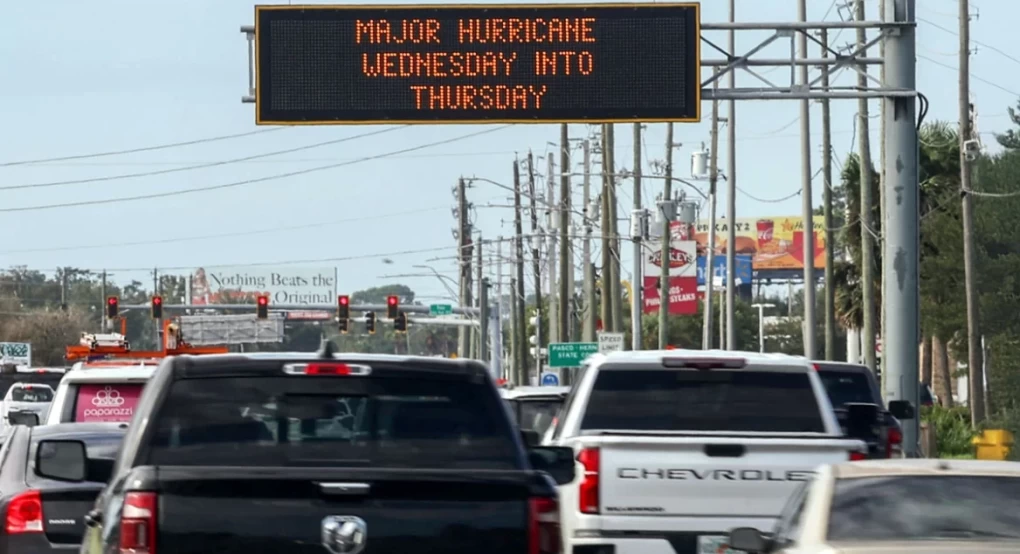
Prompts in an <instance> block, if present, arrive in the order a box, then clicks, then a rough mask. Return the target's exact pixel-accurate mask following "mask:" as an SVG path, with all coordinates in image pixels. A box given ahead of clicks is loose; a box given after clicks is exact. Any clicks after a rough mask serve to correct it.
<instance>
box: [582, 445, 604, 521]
mask: <svg viewBox="0 0 1020 554" xmlns="http://www.w3.org/2000/svg"><path fill="white" fill-rule="evenodd" d="M577 461H578V462H581V465H582V466H584V475H583V476H582V477H581V484H580V486H579V487H578V488H577V500H578V509H580V510H581V513H582V514H597V513H599V449H598V448H585V449H583V450H581V452H580V454H578V455H577Z"/></svg>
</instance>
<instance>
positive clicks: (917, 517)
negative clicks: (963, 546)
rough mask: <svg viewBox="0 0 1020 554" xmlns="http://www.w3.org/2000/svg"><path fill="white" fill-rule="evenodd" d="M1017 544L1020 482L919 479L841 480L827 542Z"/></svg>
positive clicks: (980, 478) (951, 477) (988, 478)
mask: <svg viewBox="0 0 1020 554" xmlns="http://www.w3.org/2000/svg"><path fill="white" fill-rule="evenodd" d="M1002 537H1006V538H1012V539H1020V478H1017V477H999V476H966V475H963V476H961V475H923V476H915V475H910V476H895V477H868V478H858V479H840V480H838V481H837V482H836V486H835V489H834V492H833V498H832V507H831V513H830V516H829V529H828V534H827V538H828V540H830V541H894V540H895V541H913V540H949V539H961V538H962V539H968V540H971V539H983V538H1002Z"/></svg>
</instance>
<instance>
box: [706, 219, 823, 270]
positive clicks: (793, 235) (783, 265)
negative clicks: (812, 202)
mask: <svg viewBox="0 0 1020 554" xmlns="http://www.w3.org/2000/svg"><path fill="white" fill-rule="evenodd" d="M729 226H730V222H729V221H726V220H725V219H719V220H716V224H715V255H717V256H719V255H722V256H724V255H726V251H727V244H726V242H727V240H726V239H727V235H728V233H729ZM735 226H736V235H737V237H736V243H735V253H736V254H737V255H742V254H743V255H750V256H751V257H752V258H751V261H752V264H753V266H754V269H755V271H768V270H775V269H804V260H805V258H807V259H812V258H813V259H814V266H815V267H818V268H822V267H825V218H823V217H822V216H820V215H819V216H815V218H814V232H813V233H812V235H813V237H812V238H813V239H814V240H812V241H808V240H805V233H804V218H802V217H800V216H777V217H738V218H737V219H736V220H735ZM694 239H695V240H696V241H697V243H698V255H699V256H704V255H705V254H706V253H707V250H706V249H707V246H708V222H707V221H699V222H698V225H697V229H696V230H695V235H694ZM809 242H813V244H814V248H813V250H814V252H813V253H812V252H811V250H812V248H810V247H808V248H805V246H806V244H808V243H809Z"/></svg>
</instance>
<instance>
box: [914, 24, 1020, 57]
mask: <svg viewBox="0 0 1020 554" xmlns="http://www.w3.org/2000/svg"><path fill="white" fill-rule="evenodd" d="M917 20H918V21H922V22H924V23H927V24H928V25H931V26H932V27H935V28H936V29H938V30H940V31H945V32H947V33H949V34H951V35H954V36H960V33H958V32H957V31H954V30H952V29H950V28H948V27H943V26H942V25H939V24H938V23H935V22H934V21H931V20H928V19H925V18H923V17H918V18H917ZM970 41H971V42H973V43H974V44H977V45H978V46H983V47H985V48H987V49H989V50H991V51H992V52H995V53H996V54H999V55H1000V56H1002V57H1004V58H1006V59H1008V60H1012V61H1013V62H1015V63H1016V64H1017V65H1020V58H1017V57H1016V56H1013V55H1012V54H1007V53H1006V52H1004V51H1002V50H1000V49H998V48H996V47H994V46H992V45H990V44H986V43H984V42H981V41H979V40H975V39H973V38H971V39H970Z"/></svg>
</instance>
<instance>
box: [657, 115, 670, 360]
mask: <svg viewBox="0 0 1020 554" xmlns="http://www.w3.org/2000/svg"><path fill="white" fill-rule="evenodd" d="M663 182H664V183H665V184H663V186H662V202H660V203H659V212H660V214H661V216H662V242H661V243H660V245H661V246H660V248H661V249H662V251H661V252H660V256H659V350H663V349H665V348H666V345H668V344H669V303H670V302H669V259H670V254H671V246H672V244H671V243H672V240H671V239H672V233H671V232H670V231H671V229H670V228H669V227H670V224H671V223H672V222H673V211H674V204H673V123H672V122H670V123H666V178H665V179H663Z"/></svg>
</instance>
